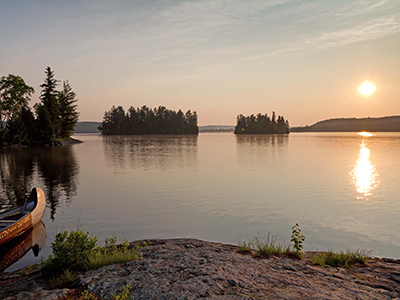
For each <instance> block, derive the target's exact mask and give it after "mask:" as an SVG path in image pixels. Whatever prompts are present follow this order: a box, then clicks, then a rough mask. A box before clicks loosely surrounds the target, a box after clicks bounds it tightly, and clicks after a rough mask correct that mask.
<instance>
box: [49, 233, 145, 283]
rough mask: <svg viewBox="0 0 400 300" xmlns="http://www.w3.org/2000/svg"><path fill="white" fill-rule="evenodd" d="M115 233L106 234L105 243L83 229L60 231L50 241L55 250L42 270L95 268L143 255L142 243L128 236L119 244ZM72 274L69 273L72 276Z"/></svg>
mask: <svg viewBox="0 0 400 300" xmlns="http://www.w3.org/2000/svg"><path fill="white" fill-rule="evenodd" d="M116 242H117V239H116V237H112V238H106V240H105V246H104V247H98V246H97V238H96V237H94V236H89V233H84V232H83V231H82V230H79V231H71V232H67V231H64V232H60V233H58V234H57V235H56V238H55V240H54V242H53V243H52V244H51V248H52V250H53V254H52V255H49V257H48V259H47V260H44V259H42V262H41V270H42V272H43V274H44V275H45V276H46V277H52V280H56V279H57V278H56V277H55V276H60V279H61V281H63V279H62V277H63V276H64V275H63V274H68V275H69V274H73V273H74V272H79V271H86V270H89V269H95V268H99V267H102V266H104V265H109V264H115V263H122V262H126V261H131V260H137V259H140V258H141V256H140V253H139V246H138V245H135V246H134V247H132V246H131V245H130V244H129V243H128V242H127V241H126V240H124V242H123V243H122V244H121V245H117V244H116ZM69 277H70V276H69Z"/></svg>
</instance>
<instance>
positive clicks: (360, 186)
mask: <svg viewBox="0 0 400 300" xmlns="http://www.w3.org/2000/svg"><path fill="white" fill-rule="evenodd" d="M360 135H362V136H364V137H369V136H370V135H367V133H364V134H360ZM350 174H351V177H352V180H353V183H354V185H355V186H356V188H357V192H358V193H360V194H361V195H362V196H364V197H367V196H371V195H372V190H373V189H374V188H376V187H377V185H378V184H379V181H378V176H379V174H378V172H377V171H376V169H375V166H374V165H373V164H372V163H371V160H370V150H369V149H368V147H367V144H366V141H365V140H363V141H362V142H361V145H360V152H359V155H358V160H357V162H356V164H355V165H354V168H353V170H352V171H351V172H350Z"/></svg>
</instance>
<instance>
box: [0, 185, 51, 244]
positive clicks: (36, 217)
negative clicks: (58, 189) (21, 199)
mask: <svg viewBox="0 0 400 300" xmlns="http://www.w3.org/2000/svg"><path fill="white" fill-rule="evenodd" d="M31 197H36V199H35V201H36V205H35V208H34V209H33V210H32V211H31V212H28V213H26V214H25V215H24V216H23V217H21V218H20V219H18V220H16V221H15V222H14V223H12V225H10V226H8V227H7V228H5V229H3V230H2V231H0V245H3V244H5V243H7V242H8V241H10V240H12V239H14V238H16V237H17V236H19V235H21V234H22V233H23V232H25V231H26V230H28V229H29V228H31V227H32V226H33V225H35V224H36V223H38V222H39V221H40V220H41V219H42V217H43V214H44V209H45V206H46V200H45V196H44V193H43V191H42V190H41V189H33V190H32V193H31V196H30V197H29V199H31ZM29 199H28V200H29ZM18 210H21V211H23V210H24V206H23V207H21V208H17V209H15V211H18ZM0 219H1V218H0Z"/></svg>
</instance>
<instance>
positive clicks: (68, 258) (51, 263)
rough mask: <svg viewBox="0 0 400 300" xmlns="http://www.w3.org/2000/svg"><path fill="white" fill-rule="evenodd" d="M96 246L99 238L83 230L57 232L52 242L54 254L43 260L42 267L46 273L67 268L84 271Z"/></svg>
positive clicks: (57, 271) (58, 271)
mask: <svg viewBox="0 0 400 300" xmlns="http://www.w3.org/2000/svg"><path fill="white" fill-rule="evenodd" d="M96 246H97V238H96V237H93V236H89V233H84V232H83V231H82V230H79V231H71V232H68V231H64V232H60V233H57V235H56V238H55V240H54V242H53V243H51V248H52V250H53V255H49V258H48V259H47V260H46V261H42V266H41V269H42V271H43V273H44V274H45V275H46V274H59V273H61V272H63V271H65V270H72V271H82V270H84V269H85V261H86V260H87V258H88V256H90V255H91V254H92V252H93V251H94V249H95V248H96Z"/></svg>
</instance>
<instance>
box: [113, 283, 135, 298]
mask: <svg viewBox="0 0 400 300" xmlns="http://www.w3.org/2000/svg"><path fill="white" fill-rule="evenodd" d="M130 290H131V287H130V286H129V284H127V285H126V286H124V289H123V290H122V291H121V292H119V293H114V295H113V297H112V299H113V300H130V299H131V296H130V294H129V292H130Z"/></svg>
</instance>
